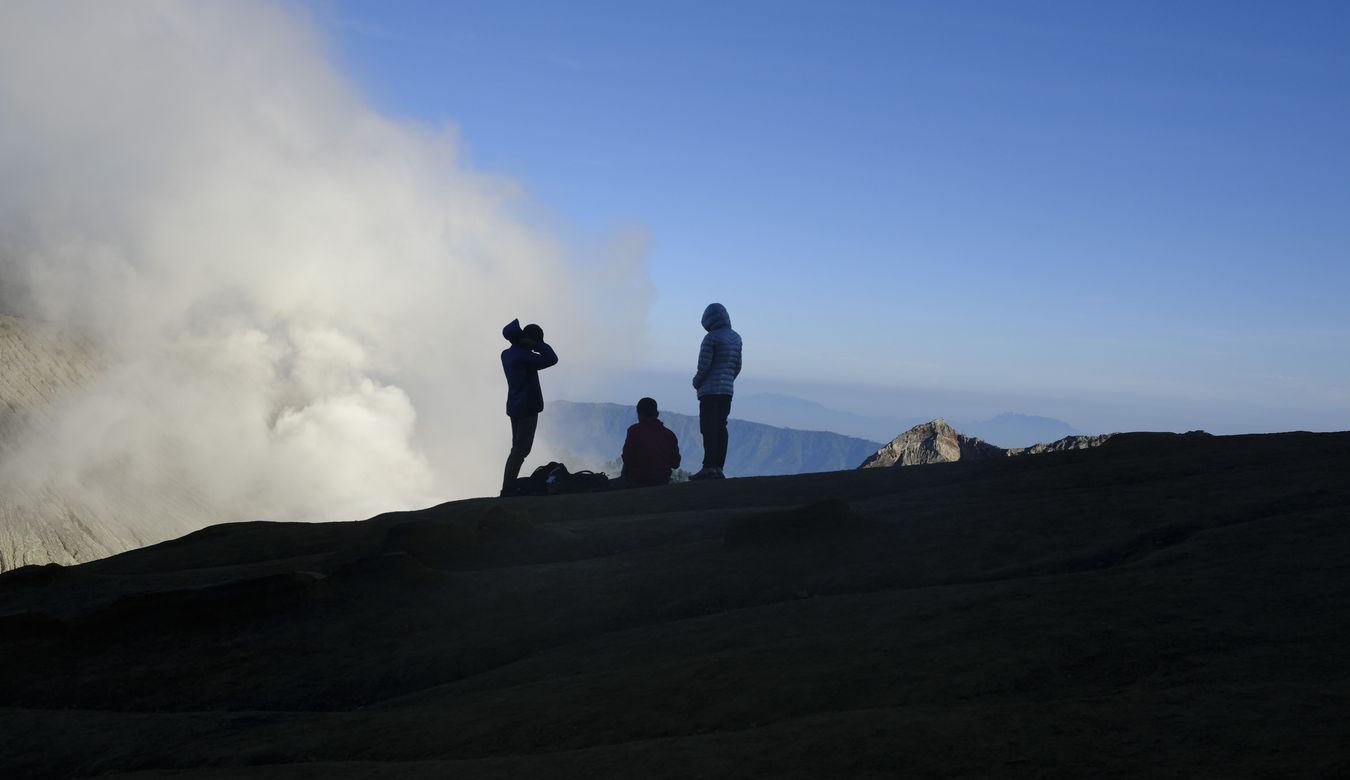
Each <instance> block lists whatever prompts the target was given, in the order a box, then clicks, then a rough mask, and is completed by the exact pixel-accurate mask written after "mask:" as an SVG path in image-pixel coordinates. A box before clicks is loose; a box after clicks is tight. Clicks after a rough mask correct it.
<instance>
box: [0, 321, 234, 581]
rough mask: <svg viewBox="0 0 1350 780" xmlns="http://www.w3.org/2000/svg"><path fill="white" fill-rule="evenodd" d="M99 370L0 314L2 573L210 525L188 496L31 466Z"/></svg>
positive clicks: (32, 325) (75, 346)
mask: <svg viewBox="0 0 1350 780" xmlns="http://www.w3.org/2000/svg"><path fill="white" fill-rule="evenodd" d="M104 370H105V366H104V365H103V364H102V363H101V361H100V360H99V358H98V356H97V354H96V353H95V351H94V350H93V349H92V348H91V347H90V346H89V345H88V344H86V343H84V342H83V341H81V340H80V339H79V338H76V337H74V336H72V335H71V334H69V333H65V332H62V331H61V330H60V329H58V328H55V327H52V326H49V325H46V324H44V323H40V322H33V321H32V320H25V319H19V318H16V317H9V316H4V315H0V572H3V571H6V570H9V569H14V568H17V567H19V566H24V565H27V564H44V563H60V564H74V563H83V562H85V561H92V560H95V559H97V558H103V557H106V556H108V555H114V554H116V553H120V552H123V551H126V550H131V549H135V548H137V547H141V546H144V545H147V544H153V543H156V542H161V541H164V540H165V539H171V538H173V537H175V536H179V535H181V534H184V533H187V532H188V531H192V530H195V529H197V528H200V527H202V526H203V525H206V523H207V522H208V521H209V519H210V518H209V516H208V514H207V512H206V509H205V503H204V502H202V501H200V500H198V499H196V498H195V497H193V496H190V495H151V494H146V493H144V492H138V491H137V490H136V489H135V488H133V487H131V486H129V485H122V484H120V483H117V482H116V481H114V482H112V483H111V484H108V485H106V486H104V487H103V488H102V489H99V490H91V489H89V487H88V485H86V484H83V483H82V481H81V479H80V475H78V474H59V473H55V472H53V471H52V470H50V469H49V468H47V467H46V466H45V465H44V464H41V463H34V462H33V461H32V458H31V457H30V456H31V454H32V453H33V452H34V451H40V450H41V443H42V442H43V441H44V438H45V437H46V436H48V435H49V434H50V430H51V427H52V426H53V425H54V424H55V423H56V421H57V419H58V417H59V413H60V409H61V406H62V403H63V402H64V401H65V400H66V399H68V398H69V397H70V396H71V395H72V394H75V393H78V392H80V389H81V388H82V387H84V386H86V385H88V384H90V383H93V382H96V381H98V378H99V376H100V375H101V374H102V373H103V371H104ZM35 444H36V445H37V446H36V447H34V446H32V445H35Z"/></svg>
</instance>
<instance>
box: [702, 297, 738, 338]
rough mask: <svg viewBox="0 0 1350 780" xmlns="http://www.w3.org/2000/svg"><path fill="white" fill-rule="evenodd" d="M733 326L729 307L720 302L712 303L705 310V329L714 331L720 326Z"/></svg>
mask: <svg viewBox="0 0 1350 780" xmlns="http://www.w3.org/2000/svg"><path fill="white" fill-rule="evenodd" d="M730 327H731V315H729V314H727V307H725V306H723V305H722V304H720V303H710V304H708V308H706V309H704V310H703V329H704V330H706V331H708V332H712V331H714V330H718V329H719V328H730Z"/></svg>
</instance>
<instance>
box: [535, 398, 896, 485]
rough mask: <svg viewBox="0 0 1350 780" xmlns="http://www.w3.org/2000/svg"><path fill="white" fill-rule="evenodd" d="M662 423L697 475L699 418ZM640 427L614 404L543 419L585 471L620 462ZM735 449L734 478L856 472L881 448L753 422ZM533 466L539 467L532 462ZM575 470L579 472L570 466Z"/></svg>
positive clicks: (729, 468) (557, 406)
mask: <svg viewBox="0 0 1350 780" xmlns="http://www.w3.org/2000/svg"><path fill="white" fill-rule="evenodd" d="M661 421H662V422H663V423H665V425H666V427H667V428H669V429H671V431H673V432H674V433H675V435H676V437H678V438H679V440H680V454H681V456H682V458H683V467H685V468H687V469H688V470H690V471H697V470H698V468H699V466H700V465H701V463H702V461H703V437H702V435H701V434H700V433H699V428H698V418H697V417H694V416H692V415H686V414H676V413H673V412H662V413H661ZM635 422H637V417H636V413H635V411H634V409H633V407H632V406H626V405H623V404H612V403H584V402H575V401H553V402H550V403H549V404H548V408H546V409H545V410H544V413H543V414H541V415H540V416H539V437H540V439H542V440H543V441H544V442H546V443H547V444H549V445H551V446H552V447H553V448H554V449H555V450H557V451H558V452H559V454H560V455H561V456H562V457H563V458H564V463H567V461H566V458H568V457H573V458H575V459H576V461H577V464H579V467H584V468H598V467H603V466H604V465H605V464H607V463H609V462H611V461H613V460H615V459H617V458H618V457H619V455H620V453H621V452H622V450H623V441H624V438H625V436H626V435H627V432H628V426H630V425H632V424H633V423H635ZM727 428H728V430H729V432H730V437H731V446H730V448H729V449H728V450H727V463H726V473H727V475H728V476H738V477H754V476H766V475H773V474H806V473H812V472H819V471H841V470H845V469H851V468H853V467H854V466H855V465H857V463H858V462H859V461H860V460H861V459H863V458H865V457H867V456H868V455H869V454H870V453H872V452H875V451H876V449H877V448H878V447H880V446H881V443H880V442H877V441H869V440H867V439H862V438H857V437H852V436H843V435H841V434H837V433H832V432H828V431H802V430H796V429H793V428H779V427H775V426H772V425H765V424H763V423H755V422H749V421H747V420H740V419H735V418H733V419H731V420H729V421H728V422H727ZM531 462H533V461H531ZM567 465H568V467H569V468H572V467H578V466H577V465H576V464H573V463H567Z"/></svg>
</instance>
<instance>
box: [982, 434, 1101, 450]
mask: <svg viewBox="0 0 1350 780" xmlns="http://www.w3.org/2000/svg"><path fill="white" fill-rule="evenodd" d="M1112 436H1115V434H1114V433H1103V434H1101V435H1099V436H1065V437H1064V438H1062V439H1056V440H1055V441H1052V442H1050V443H1049V444H1033V445H1031V446H1030V447H1013V448H1012V449H1010V450H1008V455H1009V456H1012V455H1040V454H1042V453H1046V452H1064V451H1066V450H1090V449H1092V448H1093V447H1100V446H1102V445H1103V444H1105V443H1106V440H1107V439H1109V438H1111V437H1112Z"/></svg>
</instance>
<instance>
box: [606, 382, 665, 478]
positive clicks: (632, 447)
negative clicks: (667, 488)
mask: <svg viewBox="0 0 1350 780" xmlns="http://www.w3.org/2000/svg"><path fill="white" fill-rule="evenodd" d="M637 415H638V421H637V423H635V424H634V425H631V426H629V428H628V438H627V439H625V440H624V443H623V473H622V475H621V476H620V477H619V478H618V479H616V480H615V481H614V482H613V483H611V485H612V486H613V487H618V488H622V487H650V486H652V485H665V484H667V483H669V482H670V472H671V471H673V470H674V469H677V468H679V467H680V442H679V440H678V439H676V438H675V434H674V433H673V432H671V430H670V429H669V428H667V427H666V426H665V424H664V423H662V422H661V421H660V420H659V419H657V418H658V417H659V416H660V412H658V411H657V408H656V401H655V400H653V399H651V398H643V399H642V400H641V401H638V403H637Z"/></svg>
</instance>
